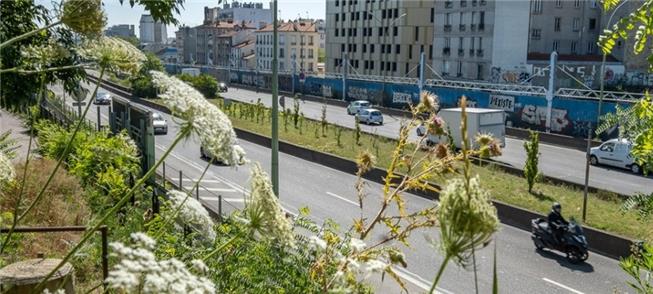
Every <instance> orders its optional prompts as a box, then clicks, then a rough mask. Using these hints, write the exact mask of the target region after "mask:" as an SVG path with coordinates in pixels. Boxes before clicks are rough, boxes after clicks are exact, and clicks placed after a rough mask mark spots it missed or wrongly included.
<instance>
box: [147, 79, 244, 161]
mask: <svg viewBox="0 0 653 294" xmlns="http://www.w3.org/2000/svg"><path fill="white" fill-rule="evenodd" d="M150 73H151V74H152V81H153V82H154V84H155V85H156V86H157V87H158V88H159V89H161V90H162V93H160V94H159V98H161V101H162V102H163V103H164V104H165V105H166V106H167V107H168V108H170V110H171V111H172V112H173V114H175V115H176V116H179V117H180V118H182V119H183V120H185V121H187V122H188V124H189V126H191V128H192V130H193V131H194V132H195V133H197V135H198V137H199V139H200V144H201V145H202V147H203V148H204V150H205V151H206V152H207V153H208V154H209V155H211V157H213V158H215V159H216V160H218V161H221V162H224V163H226V164H228V165H233V164H243V163H245V151H244V150H243V149H242V148H241V147H240V146H238V145H237V139H236V133H235V132H234V130H233V127H232V125H231V121H230V120H229V117H227V115H225V114H224V113H223V112H222V111H220V110H219V109H218V107H217V106H215V105H213V104H211V103H209V102H208V101H206V99H205V98H204V96H202V94H201V93H200V92H198V91H197V90H195V88H193V87H191V86H189V85H188V84H186V83H184V82H183V81H181V80H179V79H177V78H175V77H170V76H168V75H166V74H164V73H162V72H158V71H152V72H150Z"/></svg>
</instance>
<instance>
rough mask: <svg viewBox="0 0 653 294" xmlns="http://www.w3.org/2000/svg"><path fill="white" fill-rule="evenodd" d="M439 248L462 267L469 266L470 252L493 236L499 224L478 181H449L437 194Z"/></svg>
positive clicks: (485, 192) (495, 213)
mask: <svg viewBox="0 0 653 294" xmlns="http://www.w3.org/2000/svg"><path fill="white" fill-rule="evenodd" d="M438 221H439V223H440V234H441V238H440V247H441V249H442V250H443V251H444V252H445V254H446V255H447V256H450V257H451V258H453V260H454V261H455V262H456V263H457V264H459V265H462V266H467V265H469V262H470V258H471V254H472V250H474V249H477V248H482V247H484V246H485V245H486V244H487V243H488V241H489V240H490V238H491V237H492V234H494V232H496V230H497V227H498V224H499V220H498V218H497V212H496V208H495V207H494V206H493V205H492V203H491V202H490V199H489V195H488V193H487V191H485V190H484V189H483V188H481V185H480V182H479V179H478V177H474V178H472V179H471V180H470V181H469V188H467V185H466V183H465V180H464V179H453V180H450V181H449V182H448V183H447V186H446V187H445V188H444V190H443V191H442V193H441V194H440V204H439V210H438Z"/></svg>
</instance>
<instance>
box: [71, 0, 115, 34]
mask: <svg viewBox="0 0 653 294" xmlns="http://www.w3.org/2000/svg"><path fill="white" fill-rule="evenodd" d="M61 22H63V23H64V24H65V25H66V26H68V27H69V28H70V29H72V30H73V31H75V32H77V33H79V34H81V35H84V36H88V37H97V36H100V35H102V29H104V26H105V25H106V24H107V17H106V16H105V15H104V11H102V1H101V0H67V1H66V2H64V4H63V15H62V16H61Z"/></svg>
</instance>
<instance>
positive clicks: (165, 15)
mask: <svg viewBox="0 0 653 294" xmlns="http://www.w3.org/2000/svg"><path fill="white" fill-rule="evenodd" d="M118 1H120V4H124V3H125V2H126V1H125V0H118ZM127 2H129V5H130V6H131V7H134V5H136V4H139V5H142V6H143V7H145V10H147V11H149V12H150V15H152V18H154V20H155V21H160V22H163V23H165V24H175V25H176V24H179V21H177V19H175V16H174V14H179V13H180V12H181V10H180V9H183V8H184V2H185V1H184V0H157V1H151V0H127Z"/></svg>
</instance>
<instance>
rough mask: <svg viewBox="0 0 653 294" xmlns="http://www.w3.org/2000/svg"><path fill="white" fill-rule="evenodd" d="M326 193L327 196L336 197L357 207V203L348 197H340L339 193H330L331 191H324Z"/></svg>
mask: <svg viewBox="0 0 653 294" xmlns="http://www.w3.org/2000/svg"><path fill="white" fill-rule="evenodd" d="M326 193H327V195H329V196H331V197H335V198H338V199H340V200H342V201H345V202H347V203H349V204H351V205H354V206H356V207H358V203H356V202H354V201H351V200H349V199H347V198H345V197H342V196H340V195H338V194H335V193H331V192H326Z"/></svg>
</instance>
